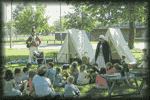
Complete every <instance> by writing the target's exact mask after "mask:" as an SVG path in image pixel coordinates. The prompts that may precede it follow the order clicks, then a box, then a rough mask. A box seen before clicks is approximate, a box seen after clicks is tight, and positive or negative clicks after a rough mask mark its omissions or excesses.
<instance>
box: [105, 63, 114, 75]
mask: <svg viewBox="0 0 150 100" xmlns="http://www.w3.org/2000/svg"><path fill="white" fill-rule="evenodd" d="M106 68H107V71H106V74H111V73H115V68H114V66H113V65H112V63H111V62H107V63H106Z"/></svg>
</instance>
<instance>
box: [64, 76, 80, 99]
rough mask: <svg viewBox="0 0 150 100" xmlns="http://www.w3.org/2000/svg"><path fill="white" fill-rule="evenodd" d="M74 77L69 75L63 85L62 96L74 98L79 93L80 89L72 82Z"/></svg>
mask: <svg viewBox="0 0 150 100" xmlns="http://www.w3.org/2000/svg"><path fill="white" fill-rule="evenodd" d="M73 81H74V77H73V76H69V77H68V78H67V83H68V84H66V85H65V92H64V97H69V98H75V97H78V96H80V95H81V92H80V90H79V89H78V88H77V87H76V86H75V85H74V84H73Z"/></svg>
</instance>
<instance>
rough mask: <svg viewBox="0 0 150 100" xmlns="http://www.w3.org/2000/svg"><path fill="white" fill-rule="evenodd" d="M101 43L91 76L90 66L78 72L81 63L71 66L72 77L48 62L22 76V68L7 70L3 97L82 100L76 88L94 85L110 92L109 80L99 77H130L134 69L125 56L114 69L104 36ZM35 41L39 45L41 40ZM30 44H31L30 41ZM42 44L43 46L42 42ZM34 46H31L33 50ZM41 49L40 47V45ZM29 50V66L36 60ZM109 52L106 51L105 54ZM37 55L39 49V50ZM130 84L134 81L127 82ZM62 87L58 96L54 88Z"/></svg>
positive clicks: (25, 70) (29, 69) (28, 67)
mask: <svg viewBox="0 0 150 100" xmlns="http://www.w3.org/2000/svg"><path fill="white" fill-rule="evenodd" d="M99 38H100V42H99V43H98V45H97V49H96V55H95V64H93V66H92V70H91V71H90V73H89V74H88V72H87V65H85V64H82V65H81V66H80V69H78V68H77V67H78V62H76V61H74V62H72V64H71V68H70V75H69V74H68V73H66V72H65V71H64V70H63V67H62V68H61V67H56V68H54V63H52V62H46V65H45V66H41V65H38V68H37V70H36V71H35V70H31V67H32V64H31V63H28V64H27V66H26V67H25V68H23V74H22V73H21V72H22V71H21V69H20V68H16V69H15V71H14V72H12V71H11V70H10V69H7V70H6V72H5V77H4V79H5V86H4V95H5V96H10V95H13V96H14V95H31V96H39V97H41V96H51V97H55V96H58V95H59V96H64V97H73V98H75V97H79V96H80V95H81V91H80V89H78V87H77V86H76V85H85V84H95V87H96V88H97V87H98V88H107V84H106V80H105V79H104V78H102V77H101V76H100V74H112V73H121V74H122V73H128V72H129V69H130V68H131V67H132V66H130V65H128V64H127V63H126V62H125V59H126V56H125V55H122V60H121V62H120V64H119V63H115V64H114V65H113V64H112V63H111V50H110V47H109V44H108V42H107V41H106V40H105V37H104V36H100V37H99ZM36 41H40V40H39V39H38V38H37V39H36ZM27 42H29V40H27ZM40 43H41V42H40ZM32 46H33V45H31V47H32ZM37 46H38V45H37ZM31 47H30V56H29V58H30V59H29V62H31V58H32V56H33V50H35V49H36V48H33V47H32V48H33V50H32V48H31ZM106 50H107V51H106ZM36 51H37V49H36ZM143 52H144V55H143V58H142V60H143V62H142V64H141V65H140V66H139V67H143V68H145V67H146V66H147V53H146V52H147V49H143ZM63 71H64V72H65V75H66V78H67V80H64V78H63V77H64V76H63V75H62V72H63ZM127 81H128V82H129V83H130V82H132V80H131V79H130V80H127ZM57 87H63V88H64V93H61V92H56V91H55V88H57Z"/></svg>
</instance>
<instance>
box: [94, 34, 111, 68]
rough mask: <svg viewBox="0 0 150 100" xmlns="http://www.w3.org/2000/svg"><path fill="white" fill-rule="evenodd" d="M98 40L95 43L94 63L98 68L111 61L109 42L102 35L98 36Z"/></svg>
mask: <svg viewBox="0 0 150 100" xmlns="http://www.w3.org/2000/svg"><path fill="white" fill-rule="evenodd" d="M99 39H100V41H99V42H98V44H97V48H96V54H95V63H97V64H98V69H101V68H102V67H104V68H106V63H107V62H111V50H110V46H109V43H108V42H107V41H106V40H105V37H104V35H100V36H99Z"/></svg>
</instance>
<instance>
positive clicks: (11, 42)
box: [10, 1, 12, 48]
mask: <svg viewBox="0 0 150 100" xmlns="http://www.w3.org/2000/svg"><path fill="white" fill-rule="evenodd" d="M11 46H12V1H11V34H10V48H11Z"/></svg>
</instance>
